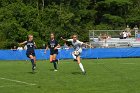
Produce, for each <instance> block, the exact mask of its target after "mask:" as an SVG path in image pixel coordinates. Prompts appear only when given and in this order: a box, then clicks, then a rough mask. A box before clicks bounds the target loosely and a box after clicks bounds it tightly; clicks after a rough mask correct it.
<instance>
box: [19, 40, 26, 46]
mask: <svg viewBox="0 0 140 93" xmlns="http://www.w3.org/2000/svg"><path fill="white" fill-rule="evenodd" d="M26 43H27V41H24V42H22V43H19V45H24V44H26Z"/></svg>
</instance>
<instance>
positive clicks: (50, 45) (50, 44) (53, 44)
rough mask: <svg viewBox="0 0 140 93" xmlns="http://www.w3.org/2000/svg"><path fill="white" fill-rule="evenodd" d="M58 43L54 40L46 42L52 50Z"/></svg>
mask: <svg viewBox="0 0 140 93" xmlns="http://www.w3.org/2000/svg"><path fill="white" fill-rule="evenodd" d="M57 45H58V42H57V41H56V40H50V41H49V42H48V47H49V48H50V50H54V48H55V47H56V46H57Z"/></svg>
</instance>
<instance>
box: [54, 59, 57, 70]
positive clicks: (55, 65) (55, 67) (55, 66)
mask: <svg viewBox="0 0 140 93" xmlns="http://www.w3.org/2000/svg"><path fill="white" fill-rule="evenodd" d="M53 66H54V69H57V64H56V61H55V60H54V61H53Z"/></svg>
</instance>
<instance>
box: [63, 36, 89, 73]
mask: <svg viewBox="0 0 140 93" xmlns="http://www.w3.org/2000/svg"><path fill="white" fill-rule="evenodd" d="M61 39H62V40H64V41H69V42H72V45H73V48H74V52H73V53H72V56H73V58H74V59H76V60H77V63H78V64H79V67H80V69H81V70H82V72H83V74H84V75H85V74H86V71H85V69H84V67H83V65H82V63H81V60H80V54H81V53H82V45H87V46H90V45H88V44H85V43H83V42H81V41H79V40H78V39H77V35H73V36H72V39H63V37H61ZM90 47H91V46H90Z"/></svg>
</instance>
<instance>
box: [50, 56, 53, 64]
mask: <svg viewBox="0 0 140 93" xmlns="http://www.w3.org/2000/svg"><path fill="white" fill-rule="evenodd" d="M50 63H53V55H50Z"/></svg>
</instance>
